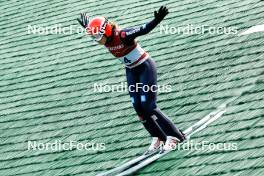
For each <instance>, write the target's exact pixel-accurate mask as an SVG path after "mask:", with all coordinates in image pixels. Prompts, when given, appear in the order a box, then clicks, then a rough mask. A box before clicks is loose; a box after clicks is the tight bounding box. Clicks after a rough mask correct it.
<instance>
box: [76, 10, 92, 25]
mask: <svg viewBox="0 0 264 176" xmlns="http://www.w3.org/2000/svg"><path fill="white" fill-rule="evenodd" d="M77 21H78V22H79V23H80V25H82V27H83V28H85V29H86V28H87V26H88V24H89V16H87V14H86V13H81V17H80V18H77Z"/></svg>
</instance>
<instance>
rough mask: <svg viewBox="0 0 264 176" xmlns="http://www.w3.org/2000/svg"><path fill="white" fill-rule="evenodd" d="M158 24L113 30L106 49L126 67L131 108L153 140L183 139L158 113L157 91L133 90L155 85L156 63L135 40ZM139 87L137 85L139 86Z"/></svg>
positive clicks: (163, 115)
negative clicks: (170, 137)
mask: <svg viewBox="0 0 264 176" xmlns="http://www.w3.org/2000/svg"><path fill="white" fill-rule="evenodd" d="M159 22H160V21H158V20H156V19H153V20H152V21H150V22H148V23H146V24H144V25H143V26H140V27H134V28H125V29H119V28H115V29H114V30H113V34H112V36H111V37H110V38H109V39H108V40H107V42H106V44H105V46H106V48H107V49H108V50H109V51H110V52H111V53H112V54H113V55H114V56H115V57H117V58H118V59H119V60H120V61H121V62H122V63H124V64H125V66H126V77H127V83H128V86H129V94H130V97H131V101H132V104H133V107H134V109H135V110H136V112H137V115H138V117H139V119H140V120H141V121H142V123H143V125H144V127H145V128H146V129H147V131H148V132H149V133H150V135H151V136H152V137H159V139H160V140H162V141H166V136H173V137H176V138H178V139H179V141H183V140H184V136H183V134H182V133H181V131H180V130H179V129H178V128H177V127H176V126H175V125H174V124H173V122H172V121H171V120H170V119H169V118H168V117H167V116H166V115H165V114H164V113H162V112H161V111H160V109H159V108H158V107H157V105H156V100H157V94H156V91H152V90H153V89H152V90H149V91H144V90H142V89H140V88H139V89H137V90H138V91H136V89H134V90H133V89H132V88H135V87H136V86H138V85H140V87H143V86H145V85H146V86H149V87H150V86H153V85H154V86H156V85H157V72H156V66H155V62H154V61H153V60H152V59H151V57H150V56H149V54H148V53H147V52H145V51H144V50H143V49H142V48H141V47H140V45H139V44H138V43H137V41H136V40H135V38H136V37H138V36H141V35H145V34H147V33H149V32H150V31H151V30H152V29H154V28H155V27H156V26H157V25H158V23H159ZM138 87H139V86H138Z"/></svg>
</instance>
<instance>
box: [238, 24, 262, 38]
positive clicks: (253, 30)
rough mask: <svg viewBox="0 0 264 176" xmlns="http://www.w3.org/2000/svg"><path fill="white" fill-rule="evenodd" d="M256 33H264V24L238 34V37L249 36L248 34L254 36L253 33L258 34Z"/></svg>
mask: <svg viewBox="0 0 264 176" xmlns="http://www.w3.org/2000/svg"><path fill="white" fill-rule="evenodd" d="M256 32H264V24H261V25H257V26H253V27H251V28H249V29H248V30H246V31H244V32H242V33H240V34H238V36H241V35H248V34H252V33H256Z"/></svg>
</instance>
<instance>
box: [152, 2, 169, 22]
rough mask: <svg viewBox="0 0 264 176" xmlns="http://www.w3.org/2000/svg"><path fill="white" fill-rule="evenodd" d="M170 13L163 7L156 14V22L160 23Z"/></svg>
mask: <svg viewBox="0 0 264 176" xmlns="http://www.w3.org/2000/svg"><path fill="white" fill-rule="evenodd" d="M168 13H169V11H168V9H167V7H166V6H161V7H160V8H159V11H158V12H157V11H155V12H154V16H155V20H156V21H157V22H158V23H160V22H161V21H162V20H163V19H164V17H165V16H166V15H168Z"/></svg>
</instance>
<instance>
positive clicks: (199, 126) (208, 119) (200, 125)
mask: <svg viewBox="0 0 264 176" xmlns="http://www.w3.org/2000/svg"><path fill="white" fill-rule="evenodd" d="M225 112H226V104H223V105H222V106H220V108H218V109H217V110H215V111H213V112H211V113H209V114H208V115H207V116H205V117H204V118H202V119H201V120H199V121H198V122H196V123H195V124H194V125H192V126H191V127H189V128H187V129H186V130H184V132H183V133H184V134H185V135H186V137H187V140H189V139H190V137H191V136H192V135H193V134H195V133H197V132H199V131H201V130H203V129H204V128H206V127H207V126H208V125H209V124H210V123H212V122H213V121H215V120H216V119H218V118H219V117H221V116H222V115H223V114H224V113H225ZM171 151H173V150H170V151H163V152H160V153H157V154H155V155H153V156H151V157H149V158H146V159H145V160H142V162H138V164H137V165H134V166H132V167H130V168H128V169H127V170H124V171H123V172H120V173H119V174H117V176H124V175H131V174H133V173H135V172H137V171H138V170H139V169H141V168H143V167H145V166H147V165H149V164H150V163H152V162H154V161H156V160H158V159H159V158H161V157H163V156H165V155H167V154H168V153H170V152H171Z"/></svg>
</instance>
